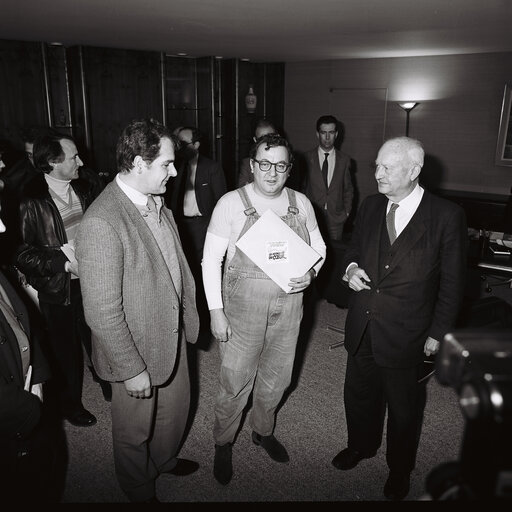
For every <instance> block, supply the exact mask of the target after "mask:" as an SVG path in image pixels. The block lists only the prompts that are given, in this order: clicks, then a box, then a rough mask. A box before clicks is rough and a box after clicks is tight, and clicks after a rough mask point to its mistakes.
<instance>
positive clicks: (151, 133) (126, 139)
mask: <svg viewBox="0 0 512 512" xmlns="http://www.w3.org/2000/svg"><path fill="white" fill-rule="evenodd" d="M163 138H167V139H170V140H171V142H172V145H173V148H174V149H176V147H177V146H178V141H177V139H176V137H175V136H174V135H173V134H172V132H171V130H169V128H167V127H166V126H164V125H163V124H162V123H160V122H159V121H156V120H155V119H139V120H134V121H132V122H131V123H130V124H129V125H128V126H126V127H125V128H124V130H123V131H122V132H121V135H120V136H119V139H118V141H117V147H116V158H117V170H118V171H119V172H120V173H128V172H129V171H130V170H131V169H132V168H133V160H134V159H135V157H136V156H137V155H138V156H141V157H142V159H143V160H144V161H145V162H147V163H148V164H150V163H151V162H153V161H154V160H155V159H156V158H157V157H158V155H159V153H160V145H161V140H162V139H163Z"/></svg>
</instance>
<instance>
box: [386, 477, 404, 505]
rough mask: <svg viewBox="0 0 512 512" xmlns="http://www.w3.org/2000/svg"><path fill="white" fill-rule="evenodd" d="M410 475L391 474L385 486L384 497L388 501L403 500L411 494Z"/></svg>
mask: <svg viewBox="0 0 512 512" xmlns="http://www.w3.org/2000/svg"><path fill="white" fill-rule="evenodd" d="M410 477H411V475H410V473H405V474H404V473H392V472H390V473H389V476H388V479H387V480H386V484H385V485H384V496H386V498H387V499H388V500H393V501H400V500H403V499H404V498H405V497H406V496H407V494H408V493H409V485H410Z"/></svg>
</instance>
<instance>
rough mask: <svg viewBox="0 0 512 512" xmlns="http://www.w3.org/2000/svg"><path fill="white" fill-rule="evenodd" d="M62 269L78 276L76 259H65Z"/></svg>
mask: <svg viewBox="0 0 512 512" xmlns="http://www.w3.org/2000/svg"><path fill="white" fill-rule="evenodd" d="M64 270H65V271H66V272H69V273H70V274H73V275H74V276H76V277H78V261H76V260H73V261H66V263H64Z"/></svg>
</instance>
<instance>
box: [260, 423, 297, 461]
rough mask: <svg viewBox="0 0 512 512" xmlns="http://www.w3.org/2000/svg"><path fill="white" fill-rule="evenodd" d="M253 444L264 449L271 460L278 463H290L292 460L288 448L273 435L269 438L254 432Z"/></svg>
mask: <svg viewBox="0 0 512 512" xmlns="http://www.w3.org/2000/svg"><path fill="white" fill-rule="evenodd" d="M252 442H253V443H254V444H255V445H256V446H261V447H262V448H264V449H265V451H266V452H267V453H268V454H269V456H270V458H271V459H273V460H275V461H276V462H288V461H289V460H290V457H288V453H287V451H286V448H285V447H284V446H283V445H282V444H281V443H280V442H279V441H278V440H277V439H276V438H275V437H274V436H273V435H272V434H271V435H269V436H260V435H259V434H257V433H256V432H254V431H253V433H252Z"/></svg>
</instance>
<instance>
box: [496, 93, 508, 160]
mask: <svg viewBox="0 0 512 512" xmlns="http://www.w3.org/2000/svg"><path fill="white" fill-rule="evenodd" d="M511 103H512V85H511V84H506V85H505V92H504V93H503V104H502V106H501V117H500V128H499V131H498V144H497V145H496V160H495V164H496V165H507V166H511V167H512V116H511V111H510V106H511Z"/></svg>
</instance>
